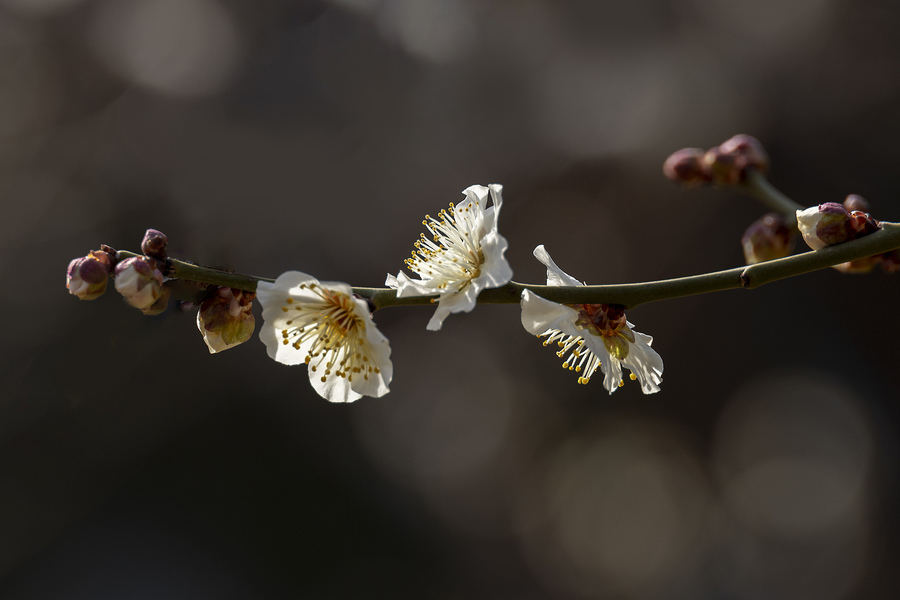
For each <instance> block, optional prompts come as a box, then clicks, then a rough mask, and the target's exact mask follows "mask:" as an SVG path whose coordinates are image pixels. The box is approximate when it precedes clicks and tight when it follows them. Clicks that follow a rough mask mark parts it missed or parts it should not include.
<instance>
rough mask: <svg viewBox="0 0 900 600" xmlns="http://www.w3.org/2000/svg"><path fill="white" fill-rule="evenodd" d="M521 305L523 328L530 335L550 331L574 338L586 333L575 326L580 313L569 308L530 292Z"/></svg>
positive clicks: (524, 293) (524, 295)
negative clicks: (553, 330)
mask: <svg viewBox="0 0 900 600" xmlns="http://www.w3.org/2000/svg"><path fill="white" fill-rule="evenodd" d="M521 304H522V327H524V328H525V330H526V331H528V332H529V333H533V334H534V335H541V334H542V333H544V332H546V331H547V330H548V329H558V330H560V331H562V332H563V333H565V334H567V335H574V336H580V335H582V333H584V332H583V331H580V330H579V329H578V327H576V326H575V320H576V319H577V318H578V313H576V312H575V311H574V310H572V309H571V308H569V307H567V306H563V305H562V304H557V303H556V302H551V301H549V300H546V299H544V298H541V297H540V296H538V295H537V294H534V293H532V292H530V291H529V290H525V291H523V292H522V302H521ZM601 345H602V344H601Z"/></svg>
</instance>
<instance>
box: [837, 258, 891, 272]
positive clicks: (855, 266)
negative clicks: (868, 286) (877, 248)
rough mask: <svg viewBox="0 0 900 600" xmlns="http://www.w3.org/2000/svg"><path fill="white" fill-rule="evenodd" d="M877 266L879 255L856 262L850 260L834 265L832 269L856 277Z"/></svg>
mask: <svg viewBox="0 0 900 600" xmlns="http://www.w3.org/2000/svg"><path fill="white" fill-rule="evenodd" d="M879 264H881V255H880V254H876V255H875V256H867V257H865V258H858V259H856V260H851V261H849V262H845V263H841V264H839V265H834V268H835V269H837V270H838V271H840V272H841V273H849V274H854V275H858V274H862V273H868V272H869V271H871V270H872V269H874V268H875V267H877V266H878V265H879Z"/></svg>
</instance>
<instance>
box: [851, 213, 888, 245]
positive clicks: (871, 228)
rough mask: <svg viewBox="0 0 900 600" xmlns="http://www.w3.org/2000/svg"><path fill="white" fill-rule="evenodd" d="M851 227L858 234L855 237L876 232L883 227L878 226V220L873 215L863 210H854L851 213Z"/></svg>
mask: <svg viewBox="0 0 900 600" xmlns="http://www.w3.org/2000/svg"><path fill="white" fill-rule="evenodd" d="M850 227H852V228H853V231H854V232H856V235H855V236H853V237H854V239H855V238H858V237H863V236H864V235H869V234H870V233H875V232H876V231H878V230H879V229H881V227H879V226H878V221H876V220H875V219H873V218H872V215H870V214H869V213H864V212H863V211H861V210H854V211H853V212H851V213H850Z"/></svg>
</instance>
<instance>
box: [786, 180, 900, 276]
mask: <svg viewBox="0 0 900 600" xmlns="http://www.w3.org/2000/svg"><path fill="white" fill-rule="evenodd" d="M868 210H869V203H868V202H867V201H866V199H865V198H863V197H862V196H860V195H858V194H850V195H849V196H847V198H846V199H845V200H844V202H843V204H838V203H837V202H826V203H824V204H820V205H818V206H812V207H810V208H807V209H806V210H798V211H797V227H798V228H799V229H800V233H801V234H802V235H803V239H804V241H806V243H807V245H808V246H809V247H810V248H812V249H813V250H819V249H820V248H824V247H825V246H834V245H835V244H842V243H844V242H849V241H851V240H855V239H857V238H861V237H863V236H867V235H869V234H871V233H874V232H876V231H878V230H879V229H881V226H880V225H879V224H878V222H877V221H876V220H875V219H873V218H872V216H871V215H869V213H868V212H865V211H868ZM878 265H881V266H882V268H883V269H884V271H885V272H887V273H895V272H896V271H897V270H900V254H898V252H897V251H896V250H893V251H891V252H887V253H884V254H876V255H875V256H868V257H866V258H860V259H857V260H853V261H850V262H845V263H841V264H839V265H835V267H834V268H835V269H837V270H838V271H841V272H842V273H868V272H869V271H871V270H872V269H874V268H875V267H877V266H878Z"/></svg>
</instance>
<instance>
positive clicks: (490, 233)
mask: <svg viewBox="0 0 900 600" xmlns="http://www.w3.org/2000/svg"><path fill="white" fill-rule="evenodd" d="M502 191H503V186H502V185H497V184H491V185H489V186H487V187H484V186H483V185H473V186H470V187H468V188H466V189H465V191H463V194H465V196H466V199H465V200H463V201H462V202H460V203H459V204H457V205H456V206H454V205H452V204H451V205H450V208H449V209H445V210H442V211H441V212H440V213H439V214H438V218H437V219H435V218H434V217H431V216H429V215H425V220H424V221H422V224H423V225H425V227H426V228H427V229H428V231H429V232H430V233H431V238H428V237H426V236H425V234H424V233H423V234H421V235H420V239H419V240H418V241H416V243H415V247H416V250H415V251H414V252H413V254H412V257H411V258H408V259H406V266H407V268H408V269H409V270H410V271H412V272H413V273H415V274H416V275H418V276H419V279H410V278H409V277H408V276H407V275H406V274H405V273H403V272H402V271H401V272H400V273H398V274H397V276H396V277H394V276H393V275H388V276H387V280H386V281H385V285H387V286H388V287H392V288H394V289H395V290H397V297H398V298H403V297H405V296H439V299H438V307H437V310H436V311H435V313H434V316H432V317H431V320H430V321H429V322H428V329H430V330H431V331H437V330H438V329H440V328H441V325H443V323H444V319H446V318H447V316H449V315H450V314H451V313H459V312H469V311H471V310H472V309H473V308H475V304H476V299H477V298H478V294H480V293H481V291H482V290H484V289H486V288H494V287H500V286H501V285H505V284H507V283H509V280H510V279H512V268H511V267H510V266H509V263H508V262H507V260H506V258H504V256H503V254H504V253H505V252H506V248H507V246H508V245H509V244H508V242H507V241H506V238H505V237H503V236H502V235H500V234H499V233H498V232H497V218H498V217H499V216H500V205H501V204H502V203H503V198H502V196H501V192H502ZM488 194H490V197H491V201H492V206H490V207H488V206H487V200H488Z"/></svg>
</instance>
